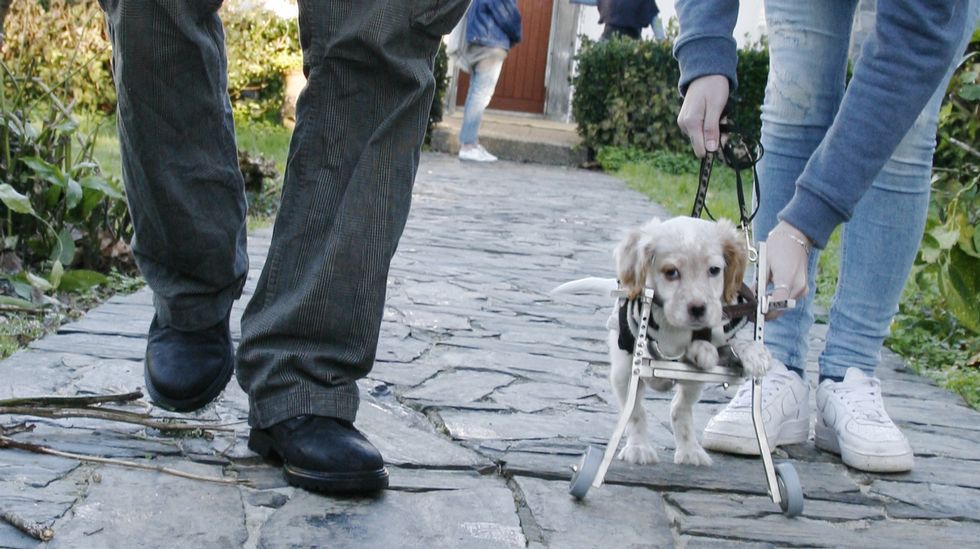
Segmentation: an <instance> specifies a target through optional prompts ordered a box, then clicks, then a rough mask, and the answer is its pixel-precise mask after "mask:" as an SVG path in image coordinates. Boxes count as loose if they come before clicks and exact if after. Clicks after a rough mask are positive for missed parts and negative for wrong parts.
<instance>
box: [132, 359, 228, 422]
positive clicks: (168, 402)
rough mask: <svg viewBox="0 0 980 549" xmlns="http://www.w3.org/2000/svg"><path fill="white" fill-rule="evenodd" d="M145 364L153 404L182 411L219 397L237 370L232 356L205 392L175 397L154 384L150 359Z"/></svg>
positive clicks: (148, 390) (198, 406)
mask: <svg viewBox="0 0 980 549" xmlns="http://www.w3.org/2000/svg"><path fill="white" fill-rule="evenodd" d="M143 364H144V365H143V379H144V381H145V382H146V392H147V393H149V395H150V400H151V401H153V404H155V405H157V406H159V407H161V408H163V409H164V410H170V411H171V412H182V413H183V412H193V411H195V410H200V409H201V408H203V407H205V406H206V405H207V404H208V403H210V402H211V401H212V400H214V399H216V398H218V395H220V394H221V391H224V390H225V387H227V386H228V382H229V381H231V375H232V374H233V373H234V372H235V360H234V358H232V359H231V360H229V361H228V363H227V364H225V366H224V368H222V369H221V372H220V373H219V374H218V377H216V378H214V381H213V382H212V383H211V385H209V386H208V388H207V389H206V390H205V391H204V392H203V393H201V394H199V395H196V396H193V397H191V398H186V399H174V398H170V397H166V396H163V395H162V394H161V393H160V391H158V390H157V388H156V387H154V386H153V380H152V379H150V369H149V367H148V365H147V364H148V361H145V360H144V363H143Z"/></svg>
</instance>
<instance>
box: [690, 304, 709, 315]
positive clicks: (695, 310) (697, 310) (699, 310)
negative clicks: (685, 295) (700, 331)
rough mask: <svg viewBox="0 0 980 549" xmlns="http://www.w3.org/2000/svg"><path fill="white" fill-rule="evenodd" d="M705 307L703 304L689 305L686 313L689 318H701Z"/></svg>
mask: <svg viewBox="0 0 980 549" xmlns="http://www.w3.org/2000/svg"><path fill="white" fill-rule="evenodd" d="M705 309H706V307H705V306H704V304H703V303H691V304H690V305H688V306H687V312H688V313H689V314H690V315H691V318H701V317H702V316H704V311H705Z"/></svg>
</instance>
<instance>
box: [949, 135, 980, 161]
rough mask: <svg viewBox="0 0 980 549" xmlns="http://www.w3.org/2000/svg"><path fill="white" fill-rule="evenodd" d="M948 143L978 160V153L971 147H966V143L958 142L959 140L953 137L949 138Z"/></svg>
mask: <svg viewBox="0 0 980 549" xmlns="http://www.w3.org/2000/svg"><path fill="white" fill-rule="evenodd" d="M949 142H950V143H952V144H954V145H956V146H957V147H959V148H961V149H963V150H964V151H966V152H968V153H970V154H972V155H973V156H975V157H977V158H980V151H978V150H976V149H974V148H973V147H971V146H969V145H967V144H966V143H964V142H962V141H960V140H959V139H956V138H955V137H950V138H949Z"/></svg>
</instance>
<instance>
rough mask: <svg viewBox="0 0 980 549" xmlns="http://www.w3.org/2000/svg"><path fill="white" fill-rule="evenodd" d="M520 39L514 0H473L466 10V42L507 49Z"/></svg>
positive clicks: (519, 23)
mask: <svg viewBox="0 0 980 549" xmlns="http://www.w3.org/2000/svg"><path fill="white" fill-rule="evenodd" d="M520 41H521V12H519V11H517V1H516V0H473V4H472V5H470V9H469V11H468V12H466V42H467V43H476V44H479V45H481V46H488V47H491V48H503V49H505V50H509V49H510V48H511V47H513V46H514V45H515V44H517V43H518V42H520Z"/></svg>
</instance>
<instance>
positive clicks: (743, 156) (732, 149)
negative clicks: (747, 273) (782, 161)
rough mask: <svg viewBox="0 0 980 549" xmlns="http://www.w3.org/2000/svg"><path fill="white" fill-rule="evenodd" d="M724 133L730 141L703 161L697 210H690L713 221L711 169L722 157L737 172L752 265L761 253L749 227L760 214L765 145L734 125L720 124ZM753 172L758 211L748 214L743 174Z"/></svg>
mask: <svg viewBox="0 0 980 549" xmlns="http://www.w3.org/2000/svg"><path fill="white" fill-rule="evenodd" d="M720 129H721V132H722V133H726V134H728V140H727V141H726V142H725V144H724V145H722V147H721V149H720V151H719V152H716V153H707V154H705V155H704V158H702V159H701V169H700V170H699V172H698V190H697V193H696V194H695V196H694V207H693V208H692V209H691V217H701V212H702V211H703V212H704V213H706V214H708V218H710V219H711V220H712V221H714V219H715V218H714V216H713V215H711V211H710V210H709V209H708V207H707V204H706V200H707V196H708V183H709V182H710V181H711V170H712V167H713V166H714V163H715V156H717V155H719V154H720V155H721V157H722V159H723V160H724V161H725V163H726V164H728V166H729V167H731V168H732V170H734V171H735V193H736V196H737V197H738V215H739V220H738V224H739V227H740V228H741V229H742V234H744V235H745V243H746V246H747V248H748V250H749V260H750V261H752V262H753V263H754V262H755V261H756V260H757V259H758V257H759V252H758V250H756V249H755V247H754V246H752V239H751V237H750V227H751V224H752V220H753V219H755V214H756V213H758V211H759V200H760V191H759V172H758V171H757V170H756V164H758V163H759V160H761V159H762V155H763V153H764V152H765V151H764V150H763V148H762V143H760V142H759V141H758V140H755V139H752V138H747V137H745V136H744V135H743V133H742V132H741V131H740V129H739V128H738V127H737V126H735V125H734V124H721V126H720ZM744 170H752V190H753V192H754V193H755V209H753V210H752V211H751V213H750V212H749V208H748V206H747V204H746V201H745V189H744V187H745V184H744V182H743V180H742V172H743V171H744Z"/></svg>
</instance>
